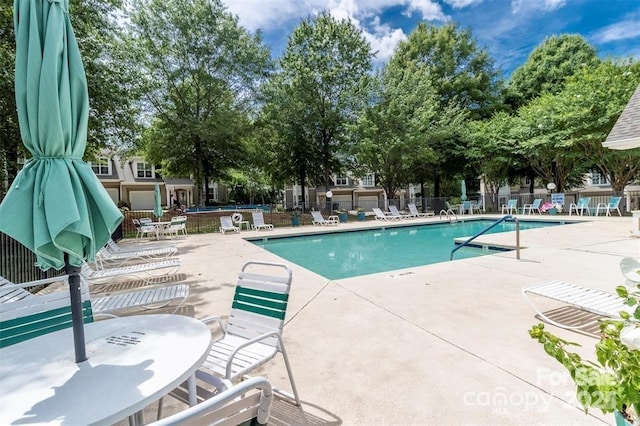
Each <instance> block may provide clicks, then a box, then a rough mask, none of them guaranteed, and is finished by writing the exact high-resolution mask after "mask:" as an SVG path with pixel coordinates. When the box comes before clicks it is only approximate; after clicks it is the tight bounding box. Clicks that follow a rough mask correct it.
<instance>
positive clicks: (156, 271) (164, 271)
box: [80, 257, 182, 284]
mask: <svg viewBox="0 0 640 426" xmlns="http://www.w3.org/2000/svg"><path fill="white" fill-rule="evenodd" d="M180 266H182V262H181V261H180V259H178V258H176V257H173V258H170V259H165V260H158V261H155V262H146V263H139V264H136V265H123V266H119V267H115V268H106V267H105V268H101V269H93V268H92V267H90V266H89V264H88V263H86V262H83V264H82V267H81V268H80V273H81V275H82V276H83V277H84V278H85V279H87V280H88V281H89V282H90V283H96V284H107V283H109V282H111V281H113V280H115V279H118V278H123V277H130V278H137V279H140V280H143V281H146V282H149V277H158V276H162V275H171V274H174V273H176V272H177V271H178V269H180Z"/></svg>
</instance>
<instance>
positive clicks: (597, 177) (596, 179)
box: [590, 171, 609, 185]
mask: <svg viewBox="0 0 640 426" xmlns="http://www.w3.org/2000/svg"><path fill="white" fill-rule="evenodd" d="M590 177H591V185H608V184H609V181H608V180H607V178H606V176H603V175H602V174H601V173H600V172H598V171H593V172H591V174H590Z"/></svg>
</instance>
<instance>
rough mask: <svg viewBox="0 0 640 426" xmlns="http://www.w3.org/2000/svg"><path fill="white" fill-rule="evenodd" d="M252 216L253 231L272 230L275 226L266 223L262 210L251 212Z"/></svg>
mask: <svg viewBox="0 0 640 426" xmlns="http://www.w3.org/2000/svg"><path fill="white" fill-rule="evenodd" d="M251 216H252V217H253V225H252V227H253V229H254V230H256V231H259V230H261V229H268V230H272V229H273V225H272V224H270V223H264V215H263V214H262V210H256V211H254V212H251Z"/></svg>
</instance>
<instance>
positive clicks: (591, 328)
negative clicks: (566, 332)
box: [536, 306, 603, 339]
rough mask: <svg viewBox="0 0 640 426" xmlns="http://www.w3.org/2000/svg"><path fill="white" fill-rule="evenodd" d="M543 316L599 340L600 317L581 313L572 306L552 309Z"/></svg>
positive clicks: (580, 310)
mask: <svg viewBox="0 0 640 426" xmlns="http://www.w3.org/2000/svg"><path fill="white" fill-rule="evenodd" d="M544 314H545V315H546V316H547V317H548V318H549V319H551V320H553V321H555V322H558V323H560V324H564V325H567V326H569V327H577V328H576V329H573V330H572V331H575V332H578V333H582V334H585V335H587V336H590V337H595V338H596V339H599V338H600V322H599V320H601V319H603V317H601V316H600V315H597V314H594V313H591V312H587V311H583V310H582V309H578V308H576V307H574V306H563V307H561V308H557V309H552V310H550V311H547V312H544ZM536 318H537V319H538V320H540V321H543V322H544V320H543V319H542V318H540V316H538V315H536Z"/></svg>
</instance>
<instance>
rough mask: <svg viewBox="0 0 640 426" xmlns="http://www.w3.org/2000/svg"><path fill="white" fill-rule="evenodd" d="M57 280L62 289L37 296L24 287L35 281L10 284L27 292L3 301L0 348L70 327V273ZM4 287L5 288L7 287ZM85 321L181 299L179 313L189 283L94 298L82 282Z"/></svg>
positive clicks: (187, 294)
mask: <svg viewBox="0 0 640 426" xmlns="http://www.w3.org/2000/svg"><path fill="white" fill-rule="evenodd" d="M55 281H64V285H63V289H62V290H61V291H55V292H53V293H48V294H42V295H40V294H39V295H34V294H31V293H30V292H28V291H27V290H26V289H25V288H26V287H30V286H32V285H33V283H34V282H35V281H32V282H25V283H20V284H7V285H6V286H10V287H13V289H12V290H13V291H14V292H16V293H17V292H20V291H21V292H24V293H25V297H23V298H22V299H21V300H16V301H9V302H6V303H0V330H1V331H0V347H4V346H8V345H12V344H15V343H18V342H22V341H24V340H28V339H30V338H32V337H35V336H39V335H42V334H47V333H51V332H53V331H56V330H61V329H63V328H68V327H71V325H72V319H71V306H70V297H69V291H68V288H69V284H68V276H66V275H62V276H59V277H56V278H55ZM6 286H3V287H6ZM80 295H81V300H82V313H83V319H84V322H85V323H87V322H92V321H93V319H94V317H96V316H107V317H113V316H114V315H113V313H114V312H118V311H121V310H123V309H129V308H135V307H139V308H145V309H155V308H159V307H164V306H167V305H168V304H170V303H172V302H174V301H179V302H180V303H179V304H178V305H177V306H176V308H175V309H174V311H173V312H176V311H177V310H178V308H180V306H182V304H183V303H184V301H185V300H186V299H187V297H188V296H189V286H188V285H187V284H180V285H175V286H170V287H153V288H148V289H145V290H141V291H132V292H124V293H114V294H112V295H108V296H101V297H94V298H91V297H90V295H89V288H88V286H87V284H86V282H82V284H81V285H80Z"/></svg>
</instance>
